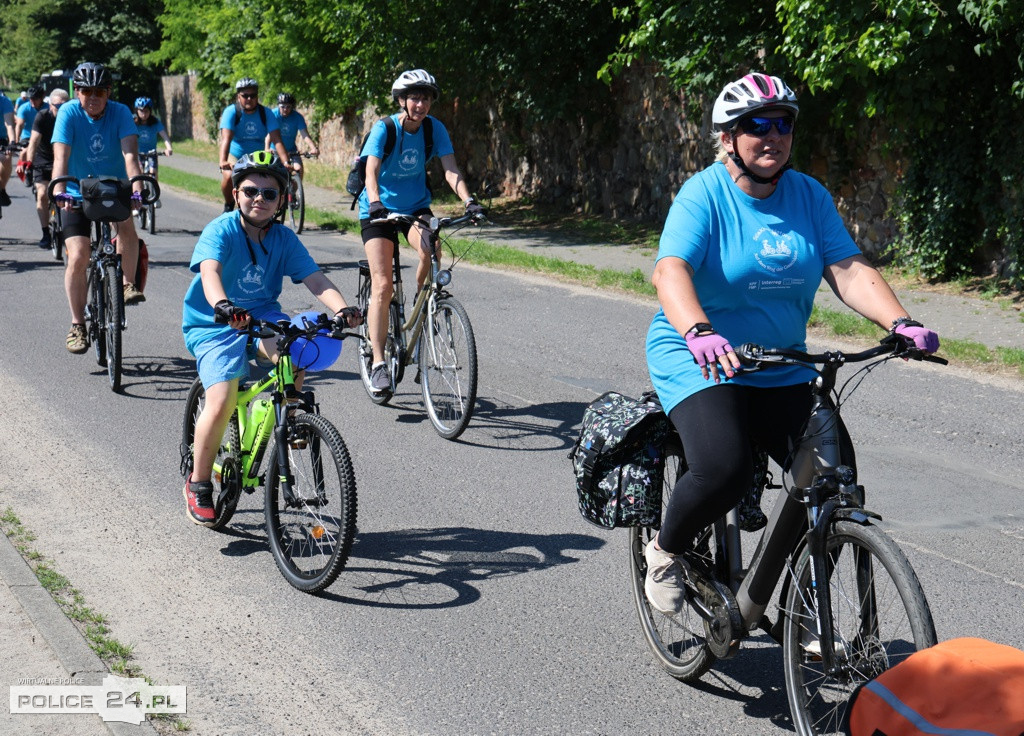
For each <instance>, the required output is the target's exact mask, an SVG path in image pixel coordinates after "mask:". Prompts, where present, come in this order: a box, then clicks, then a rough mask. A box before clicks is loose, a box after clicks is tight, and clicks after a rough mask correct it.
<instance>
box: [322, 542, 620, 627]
mask: <svg viewBox="0 0 1024 736" xmlns="http://www.w3.org/2000/svg"><path fill="white" fill-rule="evenodd" d="M604 544H605V542H604V540H602V539H599V538H598V537H594V536H590V535H586V534H523V533H520V532H502V531H493V530H487V529H472V528H468V527H443V528H440V529H403V530H396V531H388V532H371V533H366V534H357V536H356V540H355V544H354V545H353V549H352V553H351V555H350V557H349V562H348V565H347V566H346V568H345V569H344V571H343V572H342V574H341V576H340V577H339V578H338V580H337V582H335V583H334V585H333V586H332V588H331V589H329V590H327V591H324V592H322V593H320V596H321V597H323V598H325V599H327V600H333V601H337V602H339V603H348V604H352V605H359V606H366V607H370V608H394V609H410V610H416V609H441V608H455V607H458V606H465V605H469V604H471V603H474V602H476V601H478V600H479V599H480V597H481V594H480V590H479V589H478V588H477V587H476V586H474V585H473V583H475V582H478V581H483V580H491V579H494V578H500V577H507V576H510V575H522V574H526V573H531V572H537V571H540V570H545V569H547V568H550V567H554V566H555V565H565V564H571V563H573V562H576V561H578V559H579V558H578V557H575V556H573V555H571V554H569V552H570V550H579V551H591V550H596V549H598V548H600V547H601V546H603V545H604Z"/></svg>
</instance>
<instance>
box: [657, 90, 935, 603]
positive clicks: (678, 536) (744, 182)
mask: <svg viewBox="0 0 1024 736" xmlns="http://www.w3.org/2000/svg"><path fill="white" fill-rule="evenodd" d="M798 112H799V107H798V105H797V100H796V95H795V94H794V93H793V91H792V90H791V89H790V88H789V87H788V86H787V85H786V84H785V83H784V82H783V81H782V80H781V79H779V78H778V77H772V76H768V75H766V74H758V73H752V74H748V75H746V76H744V77H743V78H741V79H738V80H736V81H735V82H732V83H730V84H728V85H726V86H725V88H724V89H723V90H722V92H721V94H719V96H718V98H717V100H716V101H715V105H714V109H713V112H712V123H713V128H714V136H715V145H716V147H717V150H718V160H717V161H716V162H715V163H713V164H712V165H711V166H709V167H708V168H706V169H704V170H703V171H701V172H700V173H698V174H697V175H695V176H693V177H692V178H691V179H689V180H687V182H686V183H685V184H684V185H683V187H682V189H681V190H680V191H679V194H678V195H677V196H676V199H675V201H674V202H673V204H672V207H671V209H670V211H669V215H668V219H667V221H666V223H665V229H664V231H663V232H662V235H661V244H660V248H659V251H658V260H657V263H656V265H655V269H654V275H653V277H652V279H651V280H652V282H653V284H654V286H655V288H656V289H657V291H658V301H659V302H660V304H661V309H660V310H659V311H658V313H657V314H656V315H655V317H654V320H653V322H652V323H651V327H650V330H649V331H648V333H647V361H648V368H649V370H650V375H651V380H652V382H653V384H654V388H655V389H656V390H657V392H658V396H659V398H660V399H661V402H662V405H663V406H664V409H665V411H666V413H668V415H669V417H670V419H671V420H672V424H673V425H674V426H675V428H676V430H677V431H678V432H679V436H680V438H681V440H682V444H683V452H684V454H685V456H686V460H687V463H688V465H689V469H688V471H687V472H686V473H685V474H683V475H682V476H681V477H680V479H679V481H678V482H677V485H676V487H675V489H674V491H673V493H672V498H671V502H670V504H669V507H668V509H667V510H666V512H665V519H664V522H663V524H662V527H661V531H660V532H659V533H658V535H657V536H656V537H655V538H654V539H653V540H652V541H651V542H650V544H648V546H647V548H646V550H645V557H646V560H647V566H648V572H647V579H646V581H645V590H646V593H647V597H648V599H649V600H650V602H651V604H652V605H653V606H654V607H655V608H657V609H658V610H660V611H662V612H664V613H673V612H675V611H678V610H679V609H680V607H681V606H682V604H683V600H684V593H683V581H682V576H683V575H686V574H687V572H688V570H689V565H688V563H687V561H686V560H685V559H684V558H682V557H680V556H679V555H680V554H681V553H684V552H687V551H688V550H689V548H690V547H691V546H692V544H693V539H694V536H695V535H696V533H697V532H698V531H699V530H700V529H703V528H705V527H706V526H707V525H708V524H710V523H712V522H713V521H714V520H715V519H717V518H719V517H720V516H722V515H723V514H725V513H726V512H727V511H728V510H729V509H730V508H732V507H733V506H735V505H736V504H737V503H738V502H739V501H740V500H741V498H742V497H743V495H744V494H745V493H746V492H747V491H748V490H749V488H750V479H751V477H752V474H753V457H752V451H751V440H753V441H754V442H756V444H757V445H758V446H759V447H761V448H762V449H764V450H765V451H767V452H768V454H769V455H770V456H771V457H772V458H773V459H774V460H775V461H776V462H778V463H779V464H780V465H783V466H784V465H785V461H786V457H787V455H788V454H789V452H790V449H791V448H792V445H793V443H794V442H795V441H796V439H797V438H798V437H799V436H800V433H801V429H802V425H803V422H804V421H805V420H806V419H807V415H808V412H809V410H810V404H811V391H810V384H809V381H811V380H812V379H813V378H814V374H813V372H811V371H810V370H809V369H803V368H799V367H794V368H780V369H778V370H772V371H764V372H755V373H746V374H743V373H738V372H737V369H738V368H739V367H740V363H739V359H738V358H737V357H736V354H735V353H734V352H733V348H732V344H736V345H739V344H741V343H744V342H756V343H759V344H762V345H766V346H770V347H780V348H790V349H797V350H803V349H805V345H804V342H805V339H806V326H807V320H808V318H809V317H810V313H811V307H812V305H813V302H814V293H815V291H817V289H818V285H819V284H820V283H821V280H822V278H824V279H825V280H826V281H827V282H828V284H829V286H831V287H832V290H833V291H834V292H835V293H836V295H837V296H839V297H840V298H841V299H842V300H843V302H845V303H846V304H847V306H849V307H851V308H852V309H854V310H855V311H857V312H859V313H860V314H862V315H863V316H864V317H866V318H868V319H870V320H871V321H872V322H875V323H876V324H878V325H879V326H881V327H883V328H884V329H887V330H890V331H892V332H894V333H896V334H898V335H900V336H901V337H903V338H904V339H906V340H908V341H910V342H913V343H914V344H915V345H916V346H917V347H919V348H921V349H922V350H925V351H927V352H935V351H936V350H937V349H938V347H939V340H938V336H937V335H936V334H935V333H934V332H932V331H931V330H928V329H926V328H925V327H923V326H922V325H921V324H920V323H918V322H915V321H914V320H912V319H911V318H910V315H909V314H908V313H907V311H906V310H905V309H904V308H903V307H902V306H901V304H900V302H899V300H898V299H897V298H896V296H895V295H894V294H893V292H892V289H891V288H890V287H889V285H888V284H887V283H886V281H885V279H884V278H882V276H881V275H880V274H879V273H878V271H877V270H875V269H874V268H873V267H872V266H871V264H870V263H868V261H867V259H865V258H864V256H862V255H861V254H860V251H859V250H858V248H857V246H856V244H855V243H854V242H853V239H852V238H851V237H850V235H849V233H848V232H847V231H846V228H845V226H844V225H843V222H842V220H841V219H840V216H839V213H838V211H837V210H836V207H835V204H834V203H833V201H832V197H831V196H830V195H829V193H828V192H827V191H826V190H825V188H824V187H822V186H821V185H820V184H819V183H818V182H817V181H816V180H815V179H813V178H811V177H809V176H806V175H804V174H801V173H798V172H797V171H795V170H793V169H792V168H791V167H790V152H791V150H792V147H793V138H794V132H795V127H796V119H797V114H798Z"/></svg>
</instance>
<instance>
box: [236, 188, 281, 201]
mask: <svg viewBox="0 0 1024 736" xmlns="http://www.w3.org/2000/svg"><path fill="white" fill-rule="evenodd" d="M238 191H240V192H241V193H242V194H244V195H245V196H246V197H248V198H249V199H256V195H257V194H262V195H263V201H264V202H276V201H277V195H278V194H280V192H279V191H278V190H277V189H274V188H273V187H267V188H265V189H264V188H262V187H240V188H239V190H238Z"/></svg>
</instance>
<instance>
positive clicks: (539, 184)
mask: <svg viewBox="0 0 1024 736" xmlns="http://www.w3.org/2000/svg"><path fill="white" fill-rule="evenodd" d="M612 93H613V94H612V98H613V99H614V100H615V103H614V105H612V106H610V108H607V109H606V108H601V109H595V110H594V112H593V114H592V115H590V116H587V117H579V118H576V119H573V120H562V121H559V122H557V123H554V124H551V125H548V126H546V127H544V128H542V129H539V130H538V129H536V128H533V129H527V128H526V127H525V126H524V125H522V124H521V122H520V120H521V116H520V115H518V114H517V113H516V111H507V110H503V109H502V106H501V104H500V103H494V104H486V103H484V104H477V105H474V106H472V107H468V106H465V105H462V104H461V103H460V101H459V100H458V99H454V100H453V99H450V98H444V97H442V98H441V100H439V101H438V104H437V105H435V107H434V109H433V110H432V111H431V112H432V114H433V115H435V116H436V117H437V118H439V119H440V120H442V121H444V123H445V125H446V127H447V128H448V129H449V131H450V132H451V136H452V143H453V144H454V146H455V152H456V156H457V158H458V160H459V164H460V166H461V167H462V170H463V173H464V174H465V175H466V177H467V179H468V180H469V183H470V188H471V189H473V190H474V191H480V190H481V189H482V187H483V184H484V182H487V183H492V184H496V185H497V186H498V188H499V189H500V191H501V193H502V194H504V195H506V196H512V197H520V196H527V195H528V196H530V197H532V198H533V199H534V200H535V201H539V202H542V203H549V204H561V205H562V206H564V207H565V208H566V209H567V210H569V211H572V212H577V213H586V214H605V215H609V216H612V217H615V218H622V219H642V220H647V221H654V222H659V221H661V220H663V219H664V217H665V215H666V213H667V212H668V208H669V206H670V205H671V203H672V199H673V197H674V196H675V194H676V192H677V191H678V190H679V187H680V186H681V185H682V183H683V182H684V181H685V180H686V179H687V178H689V177H690V176H692V175H693V174H694V173H695V172H697V171H699V170H700V169H702V168H704V167H705V166H707V165H708V164H709V163H710V162H711V161H712V160H713V158H714V153H713V150H712V145H711V130H710V127H709V125H708V124H707V123H706V122H705V121H706V119H707V117H709V116H705V115H704V103H703V101H702V100H688V99H685V98H684V97H683V95H682V94H681V93H680V92H678V91H675V90H673V89H671V87H670V86H669V84H668V83H667V82H666V81H665V80H664V79H663V78H662V77H660V76H659V75H658V74H657V73H656V69H655V68H654V67H645V66H635V67H633V68H631V69H629V70H628V71H627V72H626V73H625V74H624V75H623V76H621V77H620V78H619V79H617V80H616V82H615V84H614V86H613V88H612ZM164 95H165V100H166V102H165V108H164V109H165V110H166V114H167V117H168V120H165V123H167V124H168V127H169V128H171V126H172V125H173V126H174V127H173V128H171V129H172V131H174V132H172V136H173V135H178V133H177V131H179V130H188V131H191V134H192V137H194V138H197V139H201V140H209V134H208V132H207V127H206V120H205V115H206V111H205V105H204V102H203V97H202V95H201V94H200V93H199V92H198V90H197V89H196V86H195V77H167V78H165V81H164ZM263 102H264V103H266V102H267V101H266V100H264V101H263ZM168 103H169V106H168ZM271 104H272V103H271ZM302 112H303V114H305V115H306V118H307V120H312V115H311V112H312V111H310V110H305V109H304V110H302ZM390 112H392V111H391V110H385V111H382V112H381V113H378V112H376V111H373V110H367V111H365V112H363V113H361V114H359V115H352V116H348V117H340V118H334V119H331V120H328V121H326V122H324V123H323V124H322V125H321V126H320V128H319V130H311V131H310V132H311V134H312V135H313V136H314V137H315V138H316V139H317V141H318V143H319V146H320V151H321V157H320V158H321V161H323V162H325V163H329V164H333V165H336V166H338V167H339V168H343V169H346V170H347V168H348V167H349V166H350V165H351V162H352V159H353V158H354V157H355V156H356V155H357V154H358V149H359V145H360V144H361V142H362V137H363V135H364V134H365V133H366V132H367V131H368V130H369V129H370V126H372V124H373V123H374V121H376V120H377V119H378V118H379V117H380V115H381V114H388V113H390ZM216 113H219V111H216ZM216 113H215V114H216ZM798 145H799V140H798ZM880 150H881V147H880V146H873V147H872V148H871V149H870V150H869V151H867V152H866V153H863V154H861V155H859V156H858V158H860V159H861V160H860V161H858V162H857V163H856V164H855V165H854V166H852V167H850V166H845V167H843V166H841V165H840V164H839V158H838V157H837V156H835V155H833V154H831V153H829V152H824V153H823V154H822V155H818V156H815V157H814V160H813V161H812V164H811V165H810V167H809V170H808V171H807V173H809V174H811V175H812V176H815V177H816V178H818V179H819V180H820V181H822V182H823V183H824V184H825V185H826V186H827V187H828V189H829V191H831V192H833V194H834V196H835V198H836V204H837V206H838V208H839V211H840V213H841V214H842V215H843V217H844V219H845V220H846V223H847V226H848V227H849V229H850V232H851V233H852V234H853V236H854V238H855V239H856V240H857V242H858V244H859V245H860V246H861V248H862V250H863V251H864V252H865V253H866V254H868V255H869V256H877V255H879V254H880V253H881V252H882V251H883V250H884V249H885V247H886V246H887V245H888V244H889V243H890V242H891V241H892V239H893V237H895V228H894V226H893V223H892V222H891V221H890V220H888V219H887V218H886V212H887V210H888V206H889V202H890V200H891V197H892V193H893V186H894V182H895V177H894V176H893V175H892V170H894V169H895V164H893V163H892V162H887V161H886V160H884V159H883V158H882V156H881V154H880V153H879V151H880ZM432 176H434V177H436V179H437V181H435V184H436V185H437V186H443V185H441V183H440V174H439V169H437V170H435V171H434V172H433V173H432ZM436 188H437V187H436V186H435V190H436Z"/></svg>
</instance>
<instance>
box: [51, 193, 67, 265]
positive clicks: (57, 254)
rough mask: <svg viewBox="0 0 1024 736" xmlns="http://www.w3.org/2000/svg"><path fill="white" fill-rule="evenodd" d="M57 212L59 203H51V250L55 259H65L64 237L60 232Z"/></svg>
mask: <svg viewBox="0 0 1024 736" xmlns="http://www.w3.org/2000/svg"><path fill="white" fill-rule="evenodd" d="M59 217H60V216H59V215H58V214H57V205H56V204H54V203H53V202H51V203H50V219H49V223H48V226H49V228H50V252H51V253H53V260H55V261H63V260H64V238H62V237H61V234H60V219H59Z"/></svg>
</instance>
